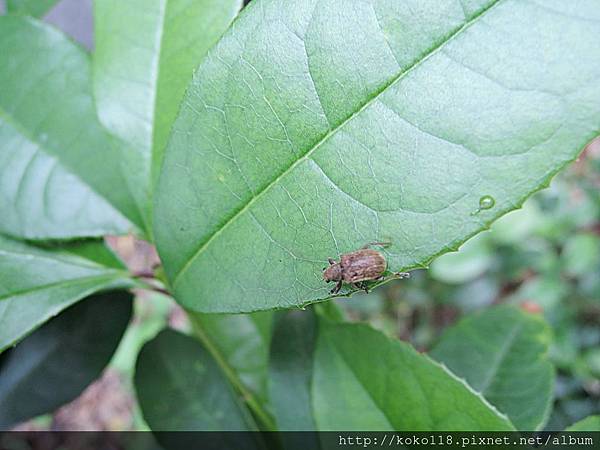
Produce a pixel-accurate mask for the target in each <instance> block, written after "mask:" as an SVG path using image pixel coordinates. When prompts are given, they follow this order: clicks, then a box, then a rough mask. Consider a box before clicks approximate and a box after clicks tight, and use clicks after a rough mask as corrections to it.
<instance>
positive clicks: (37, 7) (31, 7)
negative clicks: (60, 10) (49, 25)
mask: <svg viewBox="0 0 600 450" xmlns="http://www.w3.org/2000/svg"><path fill="white" fill-rule="evenodd" d="M58 2H59V0H7V1H6V9H7V10H8V12H9V13H11V14H27V15H30V16H34V17H42V16H44V15H45V14H46V13H47V12H48V11H50V10H51V9H52V7H53V6H54V5H56V4H57V3H58Z"/></svg>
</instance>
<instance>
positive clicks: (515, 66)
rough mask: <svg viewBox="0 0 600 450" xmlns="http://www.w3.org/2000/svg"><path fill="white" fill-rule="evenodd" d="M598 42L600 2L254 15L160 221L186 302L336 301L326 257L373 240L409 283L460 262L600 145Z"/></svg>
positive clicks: (202, 107)
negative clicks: (443, 258) (484, 235)
mask: <svg viewBox="0 0 600 450" xmlns="http://www.w3.org/2000/svg"><path fill="white" fill-rule="evenodd" d="M599 34H600V13H599V10H598V8H597V5H596V3H595V2H594V1H584V2H578V3H577V7H575V6H573V5H571V4H570V3H567V2H562V1H560V0H551V1H545V2H539V1H531V2H523V1H520V0H469V1H458V0H443V1H438V0H429V1H423V0H414V1H413V0H411V1H402V2H398V1H396V0H387V1H386V0H380V1H375V2H358V3H356V4H354V3H353V7H352V8H349V7H348V3H347V2H345V1H343V0H299V1H293V2H289V1H284V0H256V1H253V2H252V3H251V4H250V5H249V6H248V7H247V8H246V9H244V11H243V12H242V13H241V14H240V16H239V18H238V19H237V20H236V22H235V23H234V25H233V26H232V27H231V28H230V30H229V31H228V32H227V33H226V34H225V36H224V37H223V38H222V39H221V41H220V42H219V43H218V44H217V45H216V47H215V48H214V49H213V50H212V51H211V52H210V54H209V55H208V56H207V58H205V60H204V62H203V63H202V65H201V67H200V68H199V70H198V71H197V73H196V76H195V77H194V80H193V81H192V83H191V85H190V87H189V90H188V92H187V94H186V97H185V99H184V102H183V106H182V109H181V111H180V113H179V116H178V119H177V121H176V122H175V125H174V132H173V134H172V137H171V140H170V142H169V146H168V149H167V152H166V156H165V164H164V167H163V172H162V174H161V179H160V182H159V186H158V193H157V201H156V211H155V218H154V222H155V236H156V240H157V243H158V248H159V252H160V254H161V257H162V260H163V263H164V266H165V269H166V271H167V274H168V276H169V278H170V280H171V284H172V286H173V288H174V292H175V296H176V298H177V299H178V301H180V302H181V303H183V304H184V305H185V306H186V307H188V308H191V309H194V310H198V311H203V312H247V311H256V310H264V309H271V308H286V307H294V306H298V305H303V304H306V303H310V302H314V301H319V300H323V299H327V298H329V287H328V286H327V285H326V284H325V283H324V282H323V280H322V278H321V270H322V268H323V266H324V265H326V264H327V258H328V257H337V256H338V255H339V254H341V253H346V252H349V251H352V250H355V249H357V248H359V247H360V246H362V245H363V244H364V243H366V242H371V241H391V243H392V245H391V246H389V247H388V248H387V249H385V255H386V257H387V260H388V263H389V267H390V269H391V270H393V271H397V270H403V269H404V270H405V269H408V268H412V267H420V266H423V265H426V264H427V263H428V262H429V261H430V260H431V259H432V258H434V257H435V256H436V255H439V254H441V253H444V252H447V251H449V250H452V249H456V248H457V247H458V246H459V245H460V243H462V242H464V241H465V240H466V239H468V238H469V237H470V236H472V235H473V234H475V233H477V232H479V231H481V230H482V229H485V228H486V227H487V226H488V225H489V224H490V223H491V222H492V221H493V220H494V219H496V218H498V217H500V216H501V215H502V214H504V213H506V212H508V211H510V210H512V209H514V208H515V207H516V206H518V205H519V204H521V203H522V202H523V201H524V199H525V198H527V196H529V195H530V194H531V193H532V192H534V191H536V190H538V189H540V188H541V187H543V186H545V185H546V184H547V183H548V182H549V180H550V179H551V177H552V176H553V175H554V174H555V173H556V172H557V171H558V170H560V169H561V168H562V167H563V166H565V164H567V163H568V162H569V161H571V160H573V159H574V158H575V157H576V156H577V154H578V153H579V151H580V150H581V149H582V148H583V147H584V145H585V144H586V143H587V142H588V141H589V140H591V139H592V138H593V137H594V136H596V135H598V134H599V127H598V124H599V123H600V106H599V105H600V82H599V80H600V65H599V64H598V60H600V46H598V44H597V41H598V35H599ZM208 287H210V289H208ZM203 291H206V292H207V294H206V295H203V294H202V292H203ZM209 291H210V292H209Z"/></svg>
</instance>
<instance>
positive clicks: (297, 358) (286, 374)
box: [269, 311, 318, 448]
mask: <svg viewBox="0 0 600 450" xmlns="http://www.w3.org/2000/svg"><path fill="white" fill-rule="evenodd" d="M317 333H318V323H317V320H316V317H315V315H314V314H313V312H312V311H290V312H288V313H286V314H285V315H283V316H282V317H281V318H280V319H279V321H278V322H277V326H276V328H275V332H274V334H273V342H272V344H271V360H270V363H269V373H270V376H271V378H270V382H269V393H270V397H271V402H272V404H273V409H274V411H275V417H276V420H277V428H278V429H279V430H280V431H306V430H315V429H316V425H315V421H314V418H313V412H312V403H311V392H310V387H311V383H312V374H313V354H314V350H315V346H316V341H317ZM282 438H284V439H286V436H285V435H283V436H282ZM289 438H290V439H293V438H294V436H293V435H290V436H289ZM304 447H305V448H306V447H309V445H308V444H307V442H306V441H304ZM286 448H287V447H286ZM300 448H302V446H300ZM315 448H318V446H317V447H315Z"/></svg>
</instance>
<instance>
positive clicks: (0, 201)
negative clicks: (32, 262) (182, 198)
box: [0, 16, 141, 239]
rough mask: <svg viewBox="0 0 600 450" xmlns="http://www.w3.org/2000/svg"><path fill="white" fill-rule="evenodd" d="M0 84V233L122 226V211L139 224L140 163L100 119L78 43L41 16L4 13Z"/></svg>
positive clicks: (33, 235) (42, 234)
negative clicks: (137, 181) (134, 182)
mask: <svg viewBox="0 0 600 450" xmlns="http://www.w3.org/2000/svg"><path fill="white" fill-rule="evenodd" d="M0 86H2V89H0V214H1V216H2V221H0V232H3V233H6V234H10V235H13V236H18V237H23V238H27V239H45V238H72V237H76V236H100V235H104V234H109V233H113V234H114V233H123V232H125V231H127V230H128V229H129V228H131V225H130V224H129V223H128V221H127V220H126V219H125V217H127V218H128V219H129V220H131V221H132V222H134V223H136V224H138V225H139V224H141V218H140V215H139V213H138V208H137V205H136V201H135V200H134V198H138V197H137V196H139V195H140V194H139V193H137V194H135V192H137V188H136V187H135V186H133V187H132V186H131V185H130V182H131V180H132V179H133V174H134V173H137V168H136V167H135V164H134V162H132V161H133V160H132V158H131V155H130V152H128V151H127V150H126V149H125V148H124V147H123V145H122V144H121V143H120V142H119V141H118V140H117V139H115V138H114V137H112V136H110V135H109V134H107V133H106V131H105V130H104V129H103V128H102V127H101V125H100V123H99V121H98V120H97V118H96V112H95V107H94V104H93V99H92V92H91V90H92V85H91V68H90V63H89V58H88V56H87V55H86V54H85V52H84V51H83V50H82V49H81V48H79V47H77V46H76V45H75V44H74V43H73V42H72V41H70V40H69V39H68V38H67V37H65V36H64V35H63V34H62V33H60V32H59V31H57V30H55V29H53V28H51V27H50V26H48V25H45V24H43V23H41V22H38V21H36V20H35V19H31V18H27V17H11V16H3V17H0ZM132 164H134V165H132ZM130 188H132V189H134V194H132V193H131V192H130Z"/></svg>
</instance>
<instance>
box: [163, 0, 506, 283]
mask: <svg viewBox="0 0 600 450" xmlns="http://www.w3.org/2000/svg"><path fill="white" fill-rule="evenodd" d="M501 1H502V0H495V1H494V2H493V3H492V4H491V5H489V6H487V7H485V8H484V9H482V10H481V11H480V12H479V13H477V14H476V15H475V16H473V18H471V19H470V20H468V21H466V22H465V23H464V24H463V25H462V26H461V27H459V28H458V29H457V30H455V31H454V32H453V33H451V34H450V35H449V36H448V37H447V38H446V39H445V40H443V41H442V42H440V43H439V44H438V45H436V46H435V47H433V48H432V49H431V50H429V51H428V52H427V53H426V54H425V55H424V56H423V57H421V58H420V59H418V60H417V61H415V62H414V63H412V64H411V65H410V66H408V67H407V68H406V69H404V70H401V71H400V72H399V73H398V74H397V75H396V76H394V77H393V78H392V79H391V80H390V81H388V82H387V83H386V84H385V85H384V86H383V87H382V88H381V89H379V90H378V91H376V92H375V93H374V94H373V96H372V97H371V98H370V99H368V100H367V101H366V102H365V103H364V104H363V105H362V106H361V107H360V108H358V109H357V110H356V111H355V112H354V113H352V114H351V115H349V116H348V117H347V118H346V119H344V120H343V121H342V122H340V123H339V124H338V125H337V126H336V127H335V128H332V129H331V130H329V131H328V132H327V133H326V134H325V135H324V136H323V137H322V138H321V139H320V140H319V141H318V142H317V143H316V144H314V145H313V146H312V147H311V148H309V149H308V150H307V151H306V152H305V153H304V154H303V155H301V156H300V157H299V158H298V159H297V160H296V161H294V162H293V163H292V164H291V165H290V166H289V167H288V168H287V169H285V170H283V171H282V172H281V173H280V174H279V175H277V176H276V177H275V178H274V179H273V181H271V182H270V183H269V184H267V185H266V186H265V187H264V188H263V189H262V190H260V191H259V192H257V193H256V194H255V195H254V196H253V197H252V198H251V199H250V201H248V203H246V204H245V205H244V206H243V207H242V208H240V209H239V210H238V211H237V212H235V213H234V214H233V215H232V216H231V217H229V219H227V220H226V221H225V223H224V224H223V225H222V226H221V227H220V228H219V229H218V230H217V231H215V232H214V233H213V234H212V235H210V236H209V237H208V239H207V240H205V241H204V243H201V244H200V246H199V248H198V249H197V250H196V251H194V254H193V255H192V256H191V257H190V258H189V259H188V260H187V262H186V263H185V264H184V265H183V266H182V268H181V269H180V270H179V271H178V272H177V273H176V274H175V276H174V277H173V287H176V285H177V284H178V282H179V280H180V278H181V277H182V276H183V275H184V274H185V272H187V270H188V269H189V268H190V267H191V265H192V264H193V263H194V261H195V260H196V259H197V258H198V257H199V256H200V255H201V254H202V253H203V252H204V250H205V249H206V248H207V247H208V246H209V245H210V244H211V243H212V241H213V240H215V239H216V238H217V237H218V236H219V235H220V234H221V233H222V232H223V230H225V229H226V228H227V227H228V226H229V225H230V224H231V223H233V222H235V221H236V219H237V218H238V217H239V216H241V215H242V214H244V212H246V211H247V210H248V209H250V207H251V206H252V205H253V204H254V203H255V202H256V201H257V200H258V199H259V198H260V197H262V195H263V194H264V193H265V192H267V191H269V190H270V189H271V187H273V186H274V185H275V184H277V183H278V182H279V181H280V180H281V179H282V178H283V177H285V176H286V175H287V174H288V173H290V172H291V171H293V170H294V169H295V168H296V166H298V165H299V164H300V163H302V162H303V161H305V160H307V159H308V158H309V157H310V155H312V154H313V153H314V152H315V151H316V150H317V149H318V148H319V147H321V145H323V144H324V143H325V142H327V141H328V140H329V138H330V137H332V136H334V135H335V134H336V133H337V132H338V131H339V130H341V129H343V128H344V127H345V126H346V124H347V123H349V122H351V121H352V120H353V119H354V118H355V117H356V116H358V115H360V114H361V113H362V112H363V111H364V110H366V109H367V108H368V107H369V106H370V105H371V104H373V103H374V102H375V101H376V100H377V99H378V98H379V97H380V96H381V95H382V94H384V93H385V92H387V90H388V89H390V88H391V87H392V86H394V85H395V84H396V83H398V82H399V81H400V80H402V79H403V78H404V77H405V76H407V75H408V74H410V73H411V72H412V71H413V70H414V69H416V68H417V67H419V66H420V65H421V64H423V63H424V62H425V61H427V60H428V59H429V58H430V57H432V56H433V55H435V54H436V53H437V52H438V51H440V50H441V49H442V48H443V47H444V46H445V45H446V44H448V43H449V42H451V41H452V40H453V39H455V38H456V37H457V36H459V35H460V34H462V32H463V31H465V30H466V29H468V28H470V27H471V26H472V25H473V24H474V23H476V22H477V21H478V20H479V19H480V18H481V17H483V16H484V15H485V14H486V13H488V12H489V11H490V10H492V9H493V8H494V7H496V6H497V5H498V4H500V2H501Z"/></svg>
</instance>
